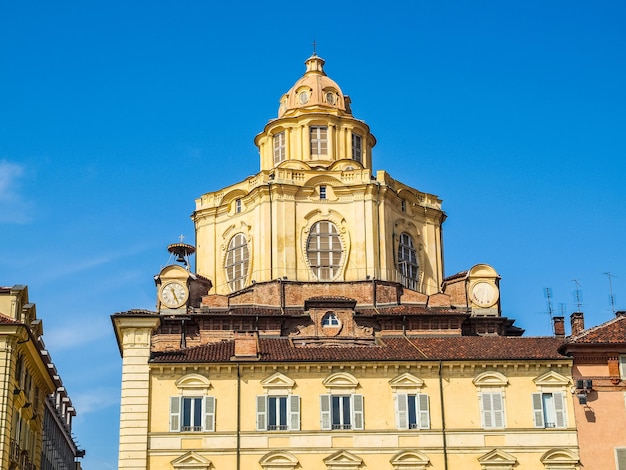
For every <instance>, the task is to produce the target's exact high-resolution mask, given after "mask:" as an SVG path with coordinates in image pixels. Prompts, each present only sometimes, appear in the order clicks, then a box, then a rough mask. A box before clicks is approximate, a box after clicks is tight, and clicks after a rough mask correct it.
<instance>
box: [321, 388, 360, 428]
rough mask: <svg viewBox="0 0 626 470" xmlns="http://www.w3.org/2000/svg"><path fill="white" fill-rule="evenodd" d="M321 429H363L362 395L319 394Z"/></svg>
mask: <svg viewBox="0 0 626 470" xmlns="http://www.w3.org/2000/svg"><path fill="white" fill-rule="evenodd" d="M321 411H322V413H321V421H322V429H323V430H331V429H363V395H321Z"/></svg>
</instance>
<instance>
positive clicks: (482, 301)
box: [472, 282, 498, 307]
mask: <svg viewBox="0 0 626 470" xmlns="http://www.w3.org/2000/svg"><path fill="white" fill-rule="evenodd" d="M497 300H498V290H497V288H496V286H494V285H493V284H490V283H488V282H477V283H476V284H474V286H473V287H472V302H473V303H475V304H476V305H478V306H479V307H491V306H492V305H493V304H495V303H496V301H497Z"/></svg>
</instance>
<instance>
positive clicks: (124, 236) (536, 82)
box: [0, 0, 626, 470]
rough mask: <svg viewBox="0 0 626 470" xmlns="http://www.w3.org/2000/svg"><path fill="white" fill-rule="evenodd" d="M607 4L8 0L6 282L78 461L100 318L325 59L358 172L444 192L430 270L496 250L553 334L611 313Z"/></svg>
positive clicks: (624, 111) (149, 300) (101, 453)
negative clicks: (314, 63)
mask: <svg viewBox="0 0 626 470" xmlns="http://www.w3.org/2000/svg"><path fill="white" fill-rule="evenodd" d="M625 19H626V3H625V2H623V1H594V2H587V1H559V0H555V1H550V2H545V1H482V2H476V1H474V2H470V1H438V2H435V1H431V2H422V1H414V2H413V1H412V2H408V1H407V2H394V1H391V2H368V1H360V2H352V1H347V2H343V3H341V4H333V3H317V4H297V3H293V2H271V1H270V2H200V1H188V2H163V1H151V2H142V1H136V2H118V1H107V2H99V1H94V2H62V1H59V2H28V1H27V2H3V3H2V4H0V44H1V46H0V246H1V247H2V250H3V256H1V257H0V285H14V284H27V285H28V286H29V294H30V300H31V301H32V302H35V303H36V304H37V313H38V316H39V317H40V318H42V319H43V322H44V331H45V333H44V340H45V342H46V344H47V346H48V348H49V349H50V351H51V354H52V357H53V360H54V362H55V364H56V365H57V368H58V370H59V372H60V373H61V376H62V378H63V380H64V382H65V385H66V387H67V389H68V391H69V393H70V396H71V397H72V399H73V401H74V404H75V405H76V408H77V411H78V416H77V419H76V421H75V426H74V432H75V434H76V436H77V437H78V441H79V443H80V445H81V446H82V447H84V448H85V449H86V450H87V456H86V458H85V460H84V467H85V468H86V469H89V470H100V469H111V468H117V441H118V426H119V422H118V420H119V394H120V365H121V360H120V357H119V353H118V350H117V345H116V343H115V339H114V336H113V332H112V328H111V323H110V315H111V314H113V313H115V312H119V311H124V310H128V309H131V308H146V309H153V308H154V305H155V302H156V296H155V288H154V282H153V275H155V274H156V273H158V271H159V270H160V269H161V267H162V266H164V265H165V264H166V263H167V261H168V257H169V254H168V253H167V251H166V246H167V245H168V244H169V243H173V242H176V241H177V240H178V235H180V234H184V235H185V236H186V237H187V238H186V241H187V242H190V243H193V233H194V232H193V224H192V223H191V220H190V218H189V215H190V214H191V212H192V211H193V210H194V208H195V205H194V199H195V198H197V197H199V196H200V195H201V194H203V193H204V192H208V191H214V190H216V189H219V188H221V187H223V186H226V185H228V184H231V183H234V182H237V181H240V180H242V179H244V178H245V177H246V176H248V175H251V174H254V173H256V172H257V171H258V170H259V159H258V153H257V151H256V148H255V147H254V144H253V138H254V136H255V135H256V134H257V133H258V132H260V131H261V130H262V129H263V126H264V125H265V123H266V122H267V121H268V120H269V119H271V118H274V117H276V114H277V110H278V100H279V98H280V96H281V95H282V94H283V93H284V92H286V91H287V90H288V89H289V88H290V87H291V85H292V84H293V83H294V82H295V81H296V80H297V79H298V78H299V77H300V76H301V75H302V74H303V72H304V64H303V63H304V60H305V59H306V58H307V57H308V56H309V55H310V54H311V52H312V46H311V43H312V42H313V38H315V40H316V41H317V43H318V47H317V51H318V54H319V55H320V56H321V57H323V58H324V59H325V60H326V71H327V72H328V74H329V76H330V77H331V78H333V79H334V80H335V81H336V82H337V83H338V84H339V85H340V86H341V88H342V89H343V91H344V93H346V94H348V95H350V97H351V98H352V109H353V112H354V114H355V116H356V117H357V118H360V119H363V120H365V121H366V122H367V123H368V124H369V125H370V127H371V129H372V132H373V133H374V135H375V136H376V138H377V139H378V144H377V146H376V147H375V149H374V167H375V170H378V169H385V170H387V171H389V172H390V174H391V175H392V176H393V177H395V178H397V179H399V180H401V181H402V182H404V183H406V184H409V185H411V186H413V187H416V188H418V189H420V190H421V191H425V192H430V193H434V194H437V195H438V196H439V197H441V198H442V199H443V201H444V203H443V204H444V209H445V211H446V213H447V215H448V220H447V221H446V223H445V225H444V247H445V250H446V251H445V269H446V274H447V275H450V274H454V273H456V272H458V271H461V270H465V269H468V268H469V267H471V266H472V265H474V264H476V263H481V262H485V263H489V264H491V265H492V266H494V267H495V269H496V270H497V271H498V272H499V274H500V275H501V276H502V281H501V291H502V307H503V313H504V314H505V315H507V316H509V317H512V318H515V319H516V320H517V321H516V325H518V326H520V327H522V328H525V329H526V331H527V334H529V335H548V334H551V327H550V320H549V316H548V313H547V311H548V309H547V306H546V299H545V298H544V288H546V287H550V288H551V289H552V293H553V297H554V300H553V307H554V309H555V311H558V310H559V304H563V308H564V310H565V314H566V316H567V317H569V314H570V313H571V312H572V311H574V310H576V302H575V300H574V297H573V295H572V294H573V291H574V289H575V287H576V286H575V283H574V282H573V280H574V279H576V280H577V281H578V282H579V283H580V288H581V290H582V301H583V304H582V310H583V311H584V312H585V317H586V324H587V326H593V325H596V324H599V323H601V322H604V321H606V320H609V319H610V318H611V317H612V312H611V305H610V303H609V281H608V277H607V276H606V275H604V274H603V273H605V272H610V273H612V275H614V276H615V277H614V278H613V279H612V282H613V293H614V296H615V299H616V307H617V308H618V309H626V248H625V244H624V233H626V215H625V207H626V184H624V183H625V181H624V180H625V178H624V170H625V166H626V164H625V163H624V158H625V156H626V142H625V125H626V87H625V86H624V84H625V83H626V64H625V62H626V59H625V58H626V56H625V55H624V51H625V50H626V28H624V20H625Z"/></svg>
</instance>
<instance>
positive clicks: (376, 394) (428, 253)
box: [112, 55, 579, 470]
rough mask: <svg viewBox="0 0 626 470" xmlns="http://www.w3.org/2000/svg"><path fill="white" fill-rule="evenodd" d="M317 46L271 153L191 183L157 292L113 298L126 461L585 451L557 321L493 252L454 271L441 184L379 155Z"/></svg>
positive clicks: (341, 459) (406, 468)
mask: <svg viewBox="0 0 626 470" xmlns="http://www.w3.org/2000/svg"><path fill="white" fill-rule="evenodd" d="M305 64H306V71H305V74H304V76H303V77H302V78H300V79H299V80H298V81H296V83H295V84H294V85H293V86H292V87H291V89H290V90H289V91H288V92H287V93H286V94H285V95H284V96H283V97H282V98H281V100H280V108H279V111H278V117H277V118H276V119H273V120H271V121H270V122H269V123H268V124H267V125H266V126H265V128H264V130H263V132H261V133H260V134H259V135H257V136H256V138H255V143H256V145H257V146H258V148H259V154H260V172H259V173H258V174H256V175H255V176H252V177H250V178H248V179H246V180H245V181H243V182H240V183H237V184H234V185H231V186H228V187H226V188H224V189H222V190H219V191H215V192H210V193H206V194H204V195H202V196H201V197H200V198H199V199H197V200H196V210H195V212H194V213H193V215H192V219H193V221H194V224H195V229H196V246H195V247H192V246H190V245H185V244H183V243H178V244H174V245H170V247H169V251H170V252H171V253H172V254H175V255H177V262H179V264H176V263H174V264H171V265H168V266H166V267H165V268H163V269H162V270H161V272H160V273H159V274H158V275H157V276H155V281H156V298H157V303H156V309H155V311H145V310H130V311H126V312H120V313H117V314H114V315H113V316H112V321H113V327H114V330H115V334H116V338H117V341H118V346H119V349H120V353H121V355H122V399H121V423H120V455H119V469H120V470H130V469H214V470H220V469H237V470H239V469H246V470H247V469H263V470H276V469H324V470H328V469H330V470H335V469H345V470H356V469H367V468H376V469H385V468H387V469H390V470H391V469H394V470H416V469H420V470H421V469H426V468H428V469H433V470H435V469H442V470H443V469H445V470H453V469H454V470H456V469H459V470H460V469H463V470H466V469H469V470H471V469H477V470H478V469H481V470H482V469H491V470H504V469H507V470H512V469H514V468H525V469H557V468H558V469H568V470H573V469H577V468H579V467H578V445H577V436H576V427H575V420H574V418H573V416H574V408H573V406H574V405H573V400H572V395H571V393H570V392H569V390H570V388H571V386H572V383H573V382H572V369H571V366H572V360H571V359H570V358H569V357H567V356H565V355H563V354H561V353H559V352H558V347H559V345H560V344H561V342H562V338H560V337H557V336H554V337H541V338H526V337H523V336H522V333H523V330H521V329H520V328H517V327H516V326H514V324H513V323H514V321H513V320H512V319H509V318H506V317H505V316H503V315H502V309H501V304H500V295H499V294H500V276H499V275H498V273H497V272H496V271H495V270H494V269H493V268H492V267H491V266H489V265H486V264H479V265H476V266H473V267H471V268H470V269H468V270H467V271H465V272H462V273H458V274H455V275H453V276H449V277H447V278H444V268H443V248H442V240H441V225H442V223H443V222H444V220H445V214H444V212H443V211H442V209H441V201H440V200H439V199H438V198H437V197H436V196H434V195H431V194H426V193H423V192H420V191H418V190H417V189H414V188H411V187H409V186H407V185H405V184H403V183H401V182H399V181H397V180H395V179H393V178H392V177H391V176H390V175H388V174H387V173H386V172H384V171H378V172H377V173H376V175H374V174H372V148H373V147H374V145H375V144H376V140H375V138H374V137H373V135H372V134H371V132H370V129H369V127H368V126H367V124H365V123H364V122H363V121H360V120H358V119H356V118H354V117H353V116H352V111H351V108H350V99H349V97H348V96H346V95H344V94H343V92H342V91H341V89H340V88H339V86H338V85H337V84H336V83H335V82H334V81H332V80H331V79H330V78H329V77H328V76H327V75H326V73H325V72H324V69H323V67H324V61H323V60H322V59H321V58H319V57H318V56H316V55H313V56H312V57H310V58H309V59H308V60H307V61H306V62H305ZM195 250H197V252H196V269H195V272H192V270H191V266H190V263H189V261H188V258H189V256H190V255H191V254H192V253H194V251H195Z"/></svg>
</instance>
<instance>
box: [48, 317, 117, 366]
mask: <svg viewBox="0 0 626 470" xmlns="http://www.w3.org/2000/svg"><path fill="white" fill-rule="evenodd" d="M45 326H46V324H45V318H44V335H43V340H44V341H45V343H46V348H47V349H49V350H50V351H52V355H53V358H52V359H54V352H55V351H61V350H66V349H72V348H78V347H80V346H84V345H86V344H91V345H94V344H98V343H99V340H100V339H103V338H106V337H107V336H110V335H111V334H112V328H111V320H110V319H109V317H108V316H104V317H93V316H90V317H89V321H81V322H78V323H76V322H70V323H67V324H65V325H62V326H61V327H59V328H53V329H47V328H45Z"/></svg>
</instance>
